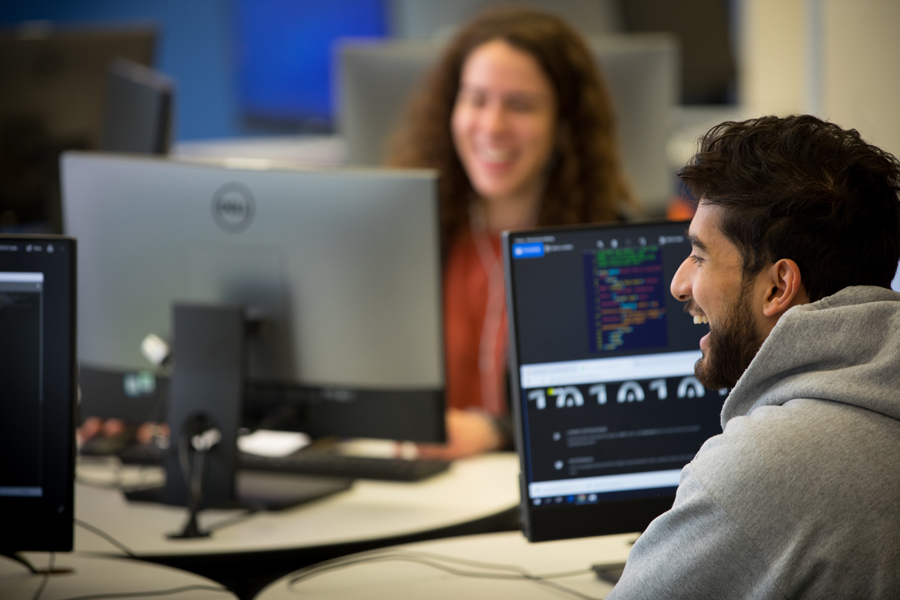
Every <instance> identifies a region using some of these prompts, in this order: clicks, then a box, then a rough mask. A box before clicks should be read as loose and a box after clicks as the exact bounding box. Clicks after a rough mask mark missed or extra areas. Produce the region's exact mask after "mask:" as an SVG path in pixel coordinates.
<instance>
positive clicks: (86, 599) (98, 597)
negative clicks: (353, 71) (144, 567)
mask: <svg viewBox="0 0 900 600" xmlns="http://www.w3.org/2000/svg"><path fill="white" fill-rule="evenodd" d="M195 590H203V591H207V592H222V593H223V594H228V595H229V596H231V597H232V598H233V597H234V593H233V592H231V590H229V589H228V588H224V587H216V586H212V585H185V586H182V587H177V588H171V589H168V590H153V591H149V592H116V593H106V594H88V595H86V596H72V597H70V598H64V599H63V600H107V599H114V598H147V597H151V596H171V595H172V594H180V593H182V592H192V591H195Z"/></svg>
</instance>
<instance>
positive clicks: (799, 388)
mask: <svg viewBox="0 0 900 600" xmlns="http://www.w3.org/2000/svg"><path fill="white" fill-rule="evenodd" d="M795 398H808V399H814V400H815V399H820V400H830V401H833V402H842V403H845V404H851V405H854V406H858V407H860V408H864V409H866V410H870V411H874V412H877V413H881V414H883V415H886V416H889V417H892V418H894V419H900V293H898V292H894V291H891V290H888V289H884V288H880V287H870V286H855V287H848V288H845V289H843V290H841V291H840V292H838V293H836V294H834V295H832V296H828V297H827V298H823V299H822V300H819V301H818V302H813V303H811V304H804V305H801V306H795V307H794V308H792V309H790V310H789V311H787V312H786V313H785V314H784V315H783V316H782V317H781V319H779V321H778V323H777V324H776V325H775V327H774V328H773V329H772V332H771V333H770V334H769V337H768V338H766V340H765V342H763V345H762V347H761V348H760V349H759V352H758V353H757V355H756V357H755V358H754V359H753V362H751V363H750V366H749V367H748V368H747V370H746V371H745V372H744V374H743V376H741V378H740V379H739V380H738V382H737V384H736V385H735V386H734V389H733V390H732V391H731V394H729V396H728V398H727V399H726V400H725V403H724V405H723V406H722V428H723V429H724V428H725V424H726V423H727V422H728V421H729V420H731V419H732V418H734V417H737V416H741V415H746V414H749V413H750V412H751V411H753V410H754V409H755V408H757V407H759V406H773V405H781V404H784V403H785V402H788V401H789V400H793V399H795Z"/></svg>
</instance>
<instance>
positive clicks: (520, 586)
mask: <svg viewBox="0 0 900 600" xmlns="http://www.w3.org/2000/svg"><path fill="white" fill-rule="evenodd" d="M635 539H637V534H627V535H615V536H605V537H595V538H585V539H581V540H564V541H558V542H543V543H540V544H529V543H528V541H527V540H526V539H525V538H524V537H523V536H522V534H521V533H518V532H506V533H494V534H486V535H476V536H465V537H459V538H450V539H445V540H434V541H428V542H421V543H418V544H408V545H404V546H395V547H392V548H385V549H382V550H377V551H375V552H370V553H362V554H355V555H352V556H349V557H344V558H342V559H339V560H341V561H345V560H351V559H361V558H366V557H371V556H374V555H382V554H385V553H391V554H395V553H400V552H404V553H405V552H413V553H423V552H427V553H429V554H434V555H439V556H442V557H454V558H460V559H466V560H470V561H481V562H488V563H494V564H496V563H501V564H504V565H515V566H518V567H521V568H524V569H526V570H527V571H528V572H529V573H531V574H532V575H544V574H550V573H562V572H571V571H576V570H583V571H584V572H583V573H582V574H579V575H575V576H572V577H565V578H561V579H552V580H551V581H553V582H556V583H559V584H561V585H564V586H566V587H567V588H570V589H573V590H576V591H577V592H579V593H581V594H584V595H586V596H588V597H591V598H603V597H604V596H605V595H606V594H608V593H609V591H610V590H611V589H612V585H611V584H609V583H606V582H604V581H601V580H599V579H597V577H596V576H595V575H594V573H593V572H589V571H588V569H589V568H590V566H591V565H592V564H609V563H621V562H624V561H625V559H626V558H627V556H628V552H629V551H630V549H631V544H632V543H633V542H634V540H635ZM444 564H447V565H448V566H452V567H453V568H455V569H461V570H465V571H478V572H481V573H487V572H496V571H488V570H485V569H477V568H475V567H472V566H465V565H460V564H452V565H451V564H450V563H444ZM316 568H319V566H314V567H312V569H316ZM294 575H296V573H295V574H292V575H288V576H285V577H283V578H281V579H279V580H278V581H276V582H274V583H272V584H271V585H270V586H268V587H266V588H265V589H264V590H262V591H261V592H260V593H259V594H258V595H257V596H256V600H296V599H297V598H316V599H319V600H343V599H351V598H353V599H355V598H366V599H367V600H402V599H404V598H416V599H418V598H428V599H429V600H441V599H444V598H446V599H448V600H449V599H454V600H456V599H459V598H491V599H492V600H503V599H505V598H509V599H515V600H530V599H535V600H537V599H550V598H554V599H559V598H571V597H572V596H570V595H567V594H564V593H562V592H560V591H558V590H555V589H552V588H550V587H547V586H544V585H541V584H539V583H535V582H532V581H526V580H521V579H516V580H509V579H506V580H499V579H483V578H470V577H463V576H460V575H454V574H450V573H447V572H445V571H442V570H438V569H436V568H433V567H430V566H427V565H423V564H419V563H416V562H405V561H399V560H396V561H395V560H390V561H377V562H358V563H356V564H352V565H348V566H344V567H341V568H338V569H334V570H331V571H328V572H324V573H322V574H320V575H317V576H315V577H312V578H309V579H304V580H303V581H299V582H297V583H294V584H291V580H292V579H293V577H294Z"/></svg>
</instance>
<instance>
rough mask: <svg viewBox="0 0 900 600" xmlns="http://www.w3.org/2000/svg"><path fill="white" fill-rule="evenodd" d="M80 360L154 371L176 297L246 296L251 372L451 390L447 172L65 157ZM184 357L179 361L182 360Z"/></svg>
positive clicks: (278, 378) (271, 378) (227, 299)
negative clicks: (442, 229) (76, 242)
mask: <svg viewBox="0 0 900 600" xmlns="http://www.w3.org/2000/svg"><path fill="white" fill-rule="evenodd" d="M62 166H63V198H64V208H65V213H64V216H65V225H66V231H67V232H69V233H70V234H71V235H75V236H78V238H79V239H80V240H82V245H81V253H80V256H79V261H80V263H79V264H80V267H81V273H82V278H83V279H82V285H81V286H80V297H79V312H78V320H79V323H80V326H81V331H82V332H83V335H82V336H81V337H80V339H79V353H80V360H81V363H82V365H89V366H92V367H100V368H104V369H119V370H122V371H129V370H134V371H139V370H145V369H149V368H151V367H152V365H151V364H150V363H149V362H148V361H147V359H146V358H144V356H143V355H142V354H141V352H140V347H141V342H142V340H143V339H144V337H145V336H147V335H148V334H150V333H154V334H157V335H160V336H162V337H168V336H169V334H170V331H171V306H172V303H173V302H176V301H191V302H207V303H226V304H241V305H243V306H244V307H245V309H246V311H247V312H248V314H249V316H250V317H251V318H257V319H259V329H258V331H257V332H256V333H254V334H253V335H252V336H251V337H250V338H249V341H248V344H249V346H248V354H249V358H248V360H249V365H248V379H249V380H250V381H251V382H260V381H261V382H285V383H301V384H304V385H318V386H335V387H339V388H342V387H348V388H354V387H356V388H365V389H371V390H394V389H400V390H404V389H437V390H441V389H443V382H444V379H443V355H442V343H443V342H442V333H441V325H440V324H441V319H440V278H439V243H438V239H437V212H436V211H437V202H436V183H435V182H436V177H435V175H434V174H433V173H432V172H428V171H387V170H367V171H364V170H356V171H354V170H335V171H301V170H268V169H267V170H253V169H241V168H227V167H224V166H221V165H217V164H208V163H190V162H183V161H175V160H166V159H155V158H137V157H121V156H110V155H96V154H91V155H89V154H80V153H71V154H67V155H65V156H64V157H63V161H62ZM176 360H177V357H176Z"/></svg>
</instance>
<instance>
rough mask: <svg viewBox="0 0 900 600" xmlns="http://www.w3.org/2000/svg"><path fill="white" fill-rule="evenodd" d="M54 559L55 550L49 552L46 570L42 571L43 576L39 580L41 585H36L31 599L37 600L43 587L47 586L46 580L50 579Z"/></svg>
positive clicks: (42, 591)
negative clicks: (36, 587)
mask: <svg viewBox="0 0 900 600" xmlns="http://www.w3.org/2000/svg"><path fill="white" fill-rule="evenodd" d="M55 561H56V552H51V553H50V562H49V563H48V564H47V571H46V572H45V573H44V578H43V579H42V580H41V585H39V586H38V589H37V590H35V592H34V597H33V598H32V599H31V600H38V599H39V598H40V597H41V594H43V593H44V588H45V587H47V582H48V581H49V580H50V574H51V573H53V563H54V562H55Z"/></svg>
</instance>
